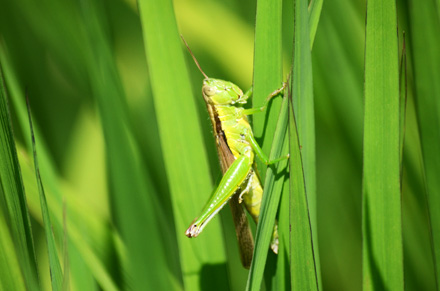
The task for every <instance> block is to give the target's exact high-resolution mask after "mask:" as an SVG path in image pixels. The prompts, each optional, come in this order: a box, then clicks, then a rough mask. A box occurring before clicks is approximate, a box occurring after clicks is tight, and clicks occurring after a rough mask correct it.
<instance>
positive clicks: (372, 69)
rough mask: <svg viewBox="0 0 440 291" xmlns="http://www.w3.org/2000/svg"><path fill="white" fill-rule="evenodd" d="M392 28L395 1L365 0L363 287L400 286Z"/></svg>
mask: <svg viewBox="0 0 440 291" xmlns="http://www.w3.org/2000/svg"><path fill="white" fill-rule="evenodd" d="M396 28H397V19H396V4H395V2H394V1H380V0H370V1H368V6H367V28H366V52H365V113H364V174H363V230H362V231H363V286H364V289H365V290H377V289H390V290H403V250H402V222H401V200H400V179H399V177H400V153H399V142H400V137H399V132H400V128H399V110H400V109H399V67H398V61H399V59H398V41H397V30H396Z"/></svg>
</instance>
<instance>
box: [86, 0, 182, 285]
mask: <svg viewBox="0 0 440 291" xmlns="http://www.w3.org/2000/svg"><path fill="white" fill-rule="evenodd" d="M102 4H103V3H102V2H99V1H84V2H83V3H82V13H83V17H84V18H83V19H84V21H85V24H86V28H87V33H88V40H89V45H90V47H89V49H90V55H89V57H90V59H89V61H88V64H89V65H90V66H89V72H90V77H91V81H92V90H93V92H94V95H95V98H96V101H97V103H98V107H99V110H100V116H101V120H102V126H103V130H104V138H105V143H106V155H107V158H108V162H109V165H108V168H109V175H110V178H109V180H110V183H111V187H112V191H111V193H112V196H111V198H112V200H113V205H114V209H115V216H116V222H117V226H118V229H119V230H120V232H121V236H122V239H123V241H124V243H125V245H126V246H127V254H128V270H127V272H126V275H130V278H125V279H126V281H125V282H124V284H125V288H133V289H142V288H145V287H148V288H152V289H157V290H171V289H173V288H174V287H173V285H172V281H173V279H172V274H171V272H170V269H169V268H168V266H167V257H166V256H167V252H166V249H165V247H164V245H165V244H164V243H163V242H162V236H161V235H156V234H160V233H161V232H162V231H161V229H160V227H161V226H162V223H163V222H162V221H160V220H158V219H157V212H158V211H160V208H159V207H158V204H157V202H156V201H155V200H154V196H155V195H156V193H155V191H154V188H153V185H152V183H151V181H150V179H149V177H148V176H147V175H145V169H144V168H143V167H142V165H141V159H140V157H139V156H140V154H139V149H138V148H137V146H136V144H135V143H134V138H133V133H132V128H131V127H130V122H129V119H128V114H127V112H126V109H127V107H126V104H125V99H124V97H125V96H124V93H123V90H122V84H121V80H120V78H119V75H118V72H117V68H116V64H115V60H114V58H113V54H112V50H111V46H110V42H109V40H108V38H107V35H106V33H107V31H106V28H107V26H106V25H107V23H106V21H107V19H106V17H105V15H104V14H103V13H102V12H103V11H105V9H103V8H104V6H102ZM140 223H142V224H140ZM162 227H165V226H162ZM151 234H154V235H151ZM146 242H148V247H146V245H145V243H146ZM148 262H154V264H155V267H154V268H151V267H150V265H149V264H148Z"/></svg>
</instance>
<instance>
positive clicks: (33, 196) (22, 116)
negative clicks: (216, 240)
mask: <svg viewBox="0 0 440 291" xmlns="http://www.w3.org/2000/svg"><path fill="white" fill-rule="evenodd" d="M0 59H1V61H2V63H3V64H4V68H5V72H7V75H6V81H7V84H8V87H9V88H10V89H11V92H12V93H11V97H12V102H13V104H14V107H15V111H16V113H17V117H18V121H19V123H20V126H21V128H22V130H23V131H25V132H26V131H29V129H28V127H29V120H28V117H27V112H26V104H25V102H24V100H25V97H24V94H23V92H22V91H21V89H20V87H19V85H18V82H17V79H16V77H15V74H14V71H13V69H12V67H11V65H10V64H9V62H8V59H7V58H6V54H5V52H4V50H3V49H1V48H0ZM34 126H35V128H34V132H35V133H36V134H37V135H38V136H41V134H39V132H40V131H39V130H38V125H37V124H34ZM26 141H28V139H26ZM37 146H38V148H39V153H40V154H39V157H40V161H41V162H40V167H41V172H42V175H44V177H45V180H46V181H48V183H46V185H47V188H48V195H47V198H48V200H49V201H48V204H49V205H54V206H52V207H50V208H49V211H51V217H52V218H55V222H54V226H55V230H57V229H62V227H61V225H62V213H61V211H59V210H60V209H62V203H61V201H62V197H61V196H62V195H61V193H62V191H61V189H60V185H59V184H60V183H59V182H58V181H59V177H57V174H56V172H55V170H54V165H53V162H52V159H51V156H50V154H49V153H48V150H47V148H46V146H45V143H44V142H43V141H42V140H41V139H39V140H38V141H37ZM28 147H29V148H31V147H32V145H31V144H29V145H28ZM23 152H24V150H23ZM19 158H20V164H22V165H23V164H25V163H22V160H23V159H26V157H23V156H22V157H20V156H19ZM25 165H26V166H27V167H24V166H23V168H22V174H23V179H24V181H31V180H34V179H35V178H34V177H35V174H34V173H33V170H32V169H31V167H30V166H29V165H27V164H25ZM32 186H34V185H33V184H32ZM26 189H28V193H29V205H30V209H31V210H32V208H33V209H34V212H38V211H37V210H36V209H37V208H40V202H39V198H38V193H37V192H38V191H37V189H35V191H29V190H30V189H31V188H30V186H28V185H27V188H26ZM63 190H64V191H63V194H65V195H66V197H68V199H69V203H68V205H69V210H68V211H69V213H68V216H69V218H70V220H69V231H70V232H69V234H70V238H71V240H70V242H72V243H73V245H74V246H69V248H73V249H74V252H75V253H77V252H78V251H79V254H80V256H77V257H74V260H72V261H73V262H71V263H70V269H71V270H72V271H71V275H72V277H73V276H74V275H75V270H74V268H76V269H81V270H82V273H81V274H78V277H77V281H81V284H84V282H87V281H88V280H90V279H88V278H89V277H90V273H92V274H93V276H94V277H95V278H96V280H97V281H98V282H99V283H100V284H101V286H102V287H103V288H104V289H105V290H116V289H117V288H116V284H115V283H114V281H113V279H112V278H111V276H110V274H109V270H108V269H106V267H105V265H104V261H103V252H104V250H103V249H104V248H105V244H107V242H106V241H105V238H107V237H108V236H109V229H108V225H106V223H107V221H103V220H100V218H96V217H94V216H92V215H84V213H87V214H88V213H89V212H90V211H92V209H91V208H90V206H89V205H87V204H85V202H84V201H83V200H77V199H75V197H76V196H75V194H76V193H74V191H72V190H70V191H66V189H65V188H63ZM66 192H67V193H66ZM101 219H102V218H101ZM85 229H87V230H85ZM61 232H62V231H58V232H55V233H61ZM75 262H76V263H75ZM84 263H85V264H84ZM84 265H87V267H88V268H87V269H86V270H83V269H84ZM85 277H87V278H85ZM73 279H75V278H73ZM82 286H84V285H82ZM87 286H90V285H87Z"/></svg>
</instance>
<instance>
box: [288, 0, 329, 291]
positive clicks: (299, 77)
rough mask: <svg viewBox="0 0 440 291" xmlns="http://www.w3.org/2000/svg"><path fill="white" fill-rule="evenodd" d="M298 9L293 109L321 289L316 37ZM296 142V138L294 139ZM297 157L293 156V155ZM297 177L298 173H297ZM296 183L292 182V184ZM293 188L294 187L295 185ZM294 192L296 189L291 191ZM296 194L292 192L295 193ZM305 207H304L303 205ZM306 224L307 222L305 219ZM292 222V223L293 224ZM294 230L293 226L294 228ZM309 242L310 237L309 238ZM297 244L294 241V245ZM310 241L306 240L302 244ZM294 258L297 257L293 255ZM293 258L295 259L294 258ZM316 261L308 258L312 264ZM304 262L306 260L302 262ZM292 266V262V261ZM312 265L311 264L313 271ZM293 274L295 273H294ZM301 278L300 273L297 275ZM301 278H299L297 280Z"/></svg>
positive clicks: (299, 1) (303, 6)
mask: <svg viewBox="0 0 440 291" xmlns="http://www.w3.org/2000/svg"><path fill="white" fill-rule="evenodd" d="M294 7H295V8H294V10H295V16H294V17H295V24H294V25H295V28H294V30H295V34H294V48H293V72H292V77H293V83H292V106H293V110H294V115H295V122H296V128H297V130H298V136H299V142H300V146H301V157H302V167H303V171H304V179H305V189H306V193H307V197H308V198H307V199H306V201H307V210H308V211H307V212H308V216H309V217H310V224H311V225H310V227H311V230H312V231H311V235H312V238H311V242H312V243H313V246H312V249H313V263H314V268H315V272H317V274H316V275H315V277H316V278H317V282H318V289H321V275H320V273H321V271H320V270H321V268H320V259H319V253H318V250H319V248H318V224H317V209H316V208H317V197H316V152H315V143H316V142H315V108H314V96H313V77H312V55H311V45H312V44H313V42H311V41H310V39H313V38H314V35H313V33H315V29H316V28H314V30H310V29H309V19H310V17H311V16H309V17H307V15H308V13H307V1H304V0H296V1H295V5H294ZM315 9H319V5H317V6H316V7H314V10H312V11H311V13H316V14H317V16H313V17H314V18H316V17H319V15H320V14H319V13H318V12H315ZM290 138H291V139H292V136H291V137H290ZM292 154H293V153H292ZM293 174H296V173H293ZM291 183H292V181H291ZM291 185H292V184H291ZM291 191H292V190H291ZM291 193H292V192H291ZM302 207H304V206H302ZM302 220H303V222H305V221H306V218H305V217H302ZM291 223H292V221H291ZM292 227H293V225H292ZM302 227H305V226H304V225H303V226H302ZM305 239H307V238H305ZM292 243H293V242H292V241H291V244H292ZM305 243H306V241H302V243H301V245H303V244H305ZM292 256H293V254H292ZM292 259H293V257H292ZM311 261H312V258H311V257H308V262H311ZM302 263H304V261H303V262H302ZM291 266H292V262H291ZM310 267H311V266H310V265H309V268H310ZM292 275H293V274H292ZM296 275H297V276H298V275H299V274H298V273H296ZM297 279H298V278H297Z"/></svg>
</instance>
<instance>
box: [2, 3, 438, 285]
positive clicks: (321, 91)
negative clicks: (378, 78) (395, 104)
mask: <svg viewBox="0 0 440 291" xmlns="http://www.w3.org/2000/svg"><path fill="white" fill-rule="evenodd" d="M285 2H286V3H284V4H283V9H284V10H283V13H284V11H288V10H289V9H291V8H292V7H291V5H292V4H289V3H288V1H285ZM173 4H174V13H175V16H176V20H177V25H178V29H179V32H180V33H181V34H183V35H184V36H185V39H186V40H187V41H188V43H189V45H190V47H191V49H192V51H193V52H194V54H195V55H196V56H197V58H198V60H199V62H200V64H201V65H202V67H203V69H204V71H205V72H206V73H207V74H208V75H209V76H212V77H216V78H220V79H225V80H230V81H232V82H234V83H236V84H237V85H239V86H240V87H241V88H242V89H243V90H246V89H248V88H249V87H250V86H251V85H252V74H253V53H254V51H253V49H254V46H253V43H254V32H255V27H254V25H255V15H256V4H257V3H256V1H252V0H242V1H233V0H223V1H218V0H209V1H201V0H187V1H183V0H175V1H174V2H173ZM439 5H440V3H439V2H438V1H437V2H435V1H434V0H426V1H424V2H423V3H419V2H417V1H415V0H398V1H397V12H398V31H399V34H398V36H399V43H400V49H401V48H402V32H403V31H405V33H406V49H407V53H408V62H409V64H408V87H407V89H408V91H407V92H408V99H407V110H406V126H405V142H404V152H403V178H402V198H401V199H402V218H403V247H404V275H405V289H407V290H435V289H436V288H438V285H436V280H435V277H436V276H435V271H434V262H433V255H432V245H431V229H430V224H429V212H428V205H429V202H428V198H427V197H428V195H438V194H439V191H440V189H439V188H430V187H431V186H427V182H426V181H427V178H426V177H427V175H428V182H429V181H432V178H429V173H432V169H433V168H435V167H437V168H438V167H439V165H433V166H432V167H433V168H430V169H431V170H430V169H426V168H424V160H423V154H422V148H423V144H424V143H425V142H427V141H425V140H424V139H421V135H420V129H421V128H422V130H421V131H422V133H423V132H424V130H423V128H425V127H426V125H425V124H426V123H425V124H420V114H421V113H423V111H421V110H423V106H422V105H420V106H419V107H418V108H417V107H416V104H417V102H418V101H417V97H419V98H422V97H421V96H424V95H426V94H431V95H432V96H431V98H432V100H435V99H437V101H436V102H437V103H435V102H434V103H432V104H431V107H432V108H433V110H434V109H435V110H437V111H436V112H437V113H438V112H439V108H440V107H439V105H438V104H439V101H438V100H440V95H439V92H440V91H439V84H440V72H439V68H440V62H439V61H440V46H439V44H440V41H439V39H440V38H439V36H440V33H438V32H440V7H439ZM286 13H289V12H286ZM365 20H366V2H365V1H350V0H332V1H326V2H324V5H323V8H322V13H321V17H320V20H319V25H318V29H317V33H316V38H315V42H314V45H313V50H312V62H313V89H314V97H315V122H316V161H317V221H318V229H317V232H318V234H319V241H318V244H319V256H320V262H321V276H322V287H323V289H324V290H360V289H361V287H362V205H361V203H362V145H363V92H364V91H363V89H364V48H365ZM163 21H166V20H163ZM292 25H293V24H292V23H290V22H289V19H288V18H286V20H283V28H285V27H289V26H290V27H291V26H292ZM157 33H158V34H160V33H161V30H160V26H159V25H158V26H157ZM284 37H285V38H284V40H285V41H284V42H283V54H284V60H283V62H284V67H285V71H286V72H287V70H288V69H289V68H290V63H291V55H292V54H291V49H292V44H291V42H289V41H288V40H289V29H286V32H285V35H284ZM145 41H148V40H145V39H144V37H143V32H142V26H141V20H140V16H139V12H138V6H137V3H136V1H134V0H126V1H122V0H109V1H85V0H84V1H73V0H67V1H56V0H43V1H32V0H18V1H8V0H1V1H0V61H1V66H2V68H3V74H4V79H5V84H6V88H7V91H8V98H9V107H10V110H11V116H12V121H13V129H14V137H15V141H16V146H17V151H18V156H19V159H20V166H21V171H22V176H23V182H24V186H25V190H26V197H27V203H28V207H29V212H30V217H31V225H32V233H33V239H34V245H35V252H36V260H37V263H38V272H39V277H40V280H41V288H42V289H43V290H48V289H50V288H51V285H50V284H51V283H50V272H49V263H48V251H47V246H46V240H45V235H44V227H43V220H42V216H41V209H40V201H39V197H38V189H37V184H36V182H35V174H34V169H33V165H32V150H31V147H30V134H29V129H28V120H27V115H26V111H25V110H26V109H25V92H27V94H28V98H29V102H30V106H31V108H32V117H33V122H34V126H35V127H36V139H37V151H38V155H39V160H40V167H41V176H42V182H43V185H44V187H45V192H46V197H47V201H48V205H49V209H50V211H49V212H50V215H51V220H52V224H53V225H54V228H53V229H54V237H55V241H56V243H57V245H58V248H59V250H60V251H59V256H60V259H61V261H63V260H64V259H65V258H66V257H64V256H63V252H62V251H61V250H62V249H67V250H68V251H67V253H68V257H69V269H68V270H69V273H70V282H69V283H70V288H71V289H72V290H94V289H96V290H99V289H104V290H112V289H129V288H133V289H136V290H139V289H142V288H141V287H144V288H146V286H147V285H146V284H150V283H151V284H152V285H150V286H149V287H150V288H152V287H153V286H155V287H159V288H167V289H168V288H170V289H183V288H184V287H183V286H184V285H183V284H184V283H183V282H185V284H186V283H187V281H186V280H189V281H188V282H191V280H195V281H197V283H196V285H198V286H199V287H200V289H204V290H208V289H210V290H211V289H216V290H225V289H227V288H229V289H231V290H242V289H243V288H244V287H245V285H246V280H247V272H248V271H247V270H244V269H243V268H242V267H241V266H240V262H239V255H238V251H237V247H236V245H235V244H236V243H235V238H234V233H233V229H232V228H233V226H232V222H231V217H230V213H229V212H230V211H229V210H224V211H223V213H222V217H221V219H220V218H215V220H213V223H212V224H213V226H212V229H209V227H207V229H206V233H204V235H203V236H201V237H200V238H197V240H199V239H200V240H205V243H206V242H207V243H208V244H209V245H210V247H211V248H212V249H211V250H210V251H207V250H204V249H202V248H201V247H200V246H201V245H197V243H198V242H197V241H195V240H191V241H189V240H188V242H186V243H187V244H190V245H191V247H192V248H196V249H197V253H198V254H200V256H201V257H207V258H210V259H212V262H211V264H210V265H205V267H204V268H202V269H199V270H197V272H196V273H197V274H194V276H193V277H191V276H192V273H191V272H193V271H194V269H191V267H188V266H182V265H181V261H180V259H181V257H182V256H183V257H184V256H185V255H187V254H185V253H182V251H183V250H184V249H183V248H182V246H179V242H180V241H181V240H183V239H186V238H185V237H184V238H183V239H182V238H181V237H183V235H184V233H183V232H176V229H179V226H176V221H178V222H179V223H180V222H181V223H182V224H184V225H189V223H190V221H180V220H181V219H182V217H186V216H187V215H186V213H184V212H185V211H187V212H189V213H190V214H189V216H194V217H195V215H196V214H197V213H198V212H197V211H198V210H197V209H199V208H200V207H199V206H194V209H195V212H193V211H192V210H188V209H187V210H182V213H180V212H178V211H176V210H175V209H176V205H179V203H180V202H179V201H176V200H175V197H174V196H172V195H171V194H170V193H171V192H172V191H173V189H174V188H175V187H179V186H178V185H175V184H170V182H169V179H168V178H167V168H166V167H167V164H168V163H167V162H165V161H164V158H163V154H164V150H168V149H167V148H169V146H170V144H168V145H167V146H164V145H163V143H164V141H163V140H162V143H161V137H160V135H159V128H160V127H161V126H164V125H163V124H162V125H161V124H160V122H158V119H157V116H156V112H157V110H158V109H157V108H156V107H155V104H154V101H153V95H152V94H153V93H152V88H151V80H152V79H153V78H154V76H150V75H149V64H148V63H147V61H146V57H145V49H144V42H145ZM175 43H176V42H175V41H173V42H171V41H170V45H174V44H175ZM177 48H178V49H181V50H182V51H183V50H184V49H185V48H184V47H183V46H182V45H181V46H180V47H178V46H177ZM400 52H401V51H399V55H400ZM184 54H185V58H186V63H187V64H188V66H187V67H188V70H189V74H190V79H191V84H190V85H191V88H192V92H194V93H193V95H194V102H195V107H194V108H195V109H196V111H194V112H192V113H194V114H195V115H196V116H195V117H196V120H198V121H199V123H198V124H197V126H196V127H194V128H187V129H186V130H187V132H185V133H182V134H183V135H185V134H189V135H190V134H192V133H191V132H192V131H194V132H197V133H198V132H200V131H201V132H202V138H203V140H202V141H203V143H204V145H205V146H204V150H205V151H206V153H202V154H203V155H204V156H205V155H206V157H207V160H206V162H207V164H206V165H207V166H208V168H206V171H205V173H204V175H205V176H204V177H208V179H203V180H204V181H197V180H198V179H200V176H198V175H197V173H194V175H193V177H194V180H196V181H197V182H196V183H203V184H200V185H199V184H197V185H196V186H197V187H196V188H195V189H200V193H197V195H199V196H200V199H201V201H205V200H206V199H207V197H208V195H209V193H210V189H212V187H213V185H214V184H213V183H215V182H216V181H217V180H218V177H219V175H220V169H219V165H218V160H217V154H216V152H215V145H214V140H213V138H212V134H211V131H212V130H211V125H210V121H209V117H208V114H207V112H206V109H205V105H204V103H203V99H202V96H201V94H200V88H201V82H202V76H201V74H200V73H199V72H198V70H197V68H196V66H195V65H193V63H192V60H191V58H190V56H189V55H188V54H187V52H186V51H185V52H184ZM430 68H434V69H433V70H431V71H430V70H429V69H430ZM161 69H162V70H163V73H164V74H166V72H167V70H170V69H171V68H166V67H164V68H161ZM169 82H170V83H173V82H174V80H173V79H170V80H169ZM417 82H419V83H417ZM163 89H164V90H166V88H163ZM167 98H169V99H170V102H172V100H173V99H177V98H180V96H179V95H178V94H177V95H176V94H170V95H169V96H168V97H167ZM156 105H157V104H156ZM428 107H429V106H428ZM417 109H419V111H417ZM188 112H191V111H188ZM170 114H172V113H170ZM426 114H427V115H429V114H430V113H429V112H426ZM192 117H194V116H192ZM438 118H439V116H438V115H437V116H434V117H433V118H432V119H430V120H431V121H428V124H429V126H432V128H433V131H434V132H435V133H436V134H437V135H438V133H439V123H438ZM169 119H170V122H171V120H173V118H172V116H170V117H169ZM424 126H425V127H424ZM429 126H428V127H429ZM426 132H429V130H428V129H426ZM119 133H123V135H122V136H121V135H120V134H119ZM105 136H106V137H107V138H106V139H108V140H110V141H113V142H114V145H113V146H110V147H108V146H107V147H106V141H105ZM174 138H175V139H176V140H178V139H179V138H180V137H179V136H175V137H174ZM257 138H261V137H258V136H257ZM171 140H172V139H171ZM436 142H437V141H435V140H434V141H433V142H432V143H431V145H432V147H431V152H436V153H437V155H438V154H439V151H438V150H439V147H440V146H439V144H438V143H437V144H436ZM178 144H179V143H178V142H176V147H175V148H174V150H175V151H176V155H177V157H179V152H180V151H186V149H185V148H180V147H179V146H178ZM171 146H172V145H171ZM396 150H397V149H396ZM425 155H426V152H425ZM425 158H426V157H425ZM427 159H428V160H429V159H430V158H427ZM433 160H435V159H433ZM187 162H189V163H194V165H195V166H197V165H198V164H199V162H198V160H197V159H196V160H193V162H191V161H187ZM425 164H426V161H425ZM176 165H179V163H176ZM425 166H426V165H425ZM115 168H116V169H118V171H116V172H115V170H114V169H115ZM133 169H137V170H136V171H133V172H132V170H133ZM202 169H205V168H203V167H202ZM168 171H169V169H168ZM172 171H177V173H178V171H182V172H184V173H186V174H188V175H191V173H187V171H189V170H188V169H186V168H177V166H176V169H173V170H172ZM200 171H202V170H200ZM115 175H116V176H117V177H115ZM432 175H433V176H435V175H437V176H438V172H437V173H435V172H434V174H432ZM118 179H119V181H115V180H118ZM209 179H210V180H209ZM430 179H431V180H430ZM121 185H122V186H121ZM118 187H122V188H118ZM137 189H142V191H137ZM428 189H429V190H428ZM429 191H431V192H429ZM427 193H428V195H427ZM173 199H174V200H173ZM182 199H184V198H182ZM189 199H190V198H189ZM186 203H191V201H186ZM438 206H439V205H432V207H434V208H431V209H436V211H438ZM2 209H4V208H2ZM173 209H174V210H173ZM431 211H432V210H431ZM127 213H129V214H128V215H126V214H127ZM191 213H192V214H191ZM63 215H65V216H66V219H65V222H63V221H64V220H63ZM5 217H6V216H5ZM6 221H7V222H8V220H7V219H6ZM8 223H10V222H8ZM63 223H65V224H66V225H67V226H66V227H63ZM221 225H223V231H219V229H220V227H221ZM434 230H435V229H434ZM65 232H67V237H68V239H67V242H63V239H64V238H65V237H66V234H65ZM3 233H4V232H3ZM3 233H2V235H3ZM5 235H6V234H5ZM223 235H224V236H225V237H226V239H225V240H224V241H223V238H222V236H223ZM225 245H228V246H229V247H227V248H225ZM63 246H64V247H63ZM230 250H231V251H230ZM2 251H4V252H14V250H13V249H9V250H8V249H3V250H2ZM132 251H133V253H134V254H140V255H139V256H135V257H134V258H133V257H132V256H131V255H130V254H132V253H131V252H132ZM143 254H144V255H145V257H148V255H147V254H152V257H151V258H155V259H154V260H151V261H145V260H144V259H143V258H144V257H143V256H142V255H143ZM130 258H132V259H133V260H136V259H137V260H138V262H137V263H134V265H135V266H136V267H133V266H132V265H131V263H132V262H131V259H130ZM179 258H180V259H179ZM225 258H227V259H226V261H227V262H226V261H225ZM156 259H157V261H156ZM61 265H63V264H61ZM225 265H227V266H228V268H225ZM63 268H64V270H66V269H65V267H63ZM194 268H195V267H194ZM5 274H6V273H3V270H0V279H1V278H2V276H5ZM157 276H159V277H157ZM185 276H189V277H190V278H189V279H183V277H185ZM156 281H158V282H161V283H160V286H159V285H155V284H156V283H157V282H156ZM144 284H145V285H144ZM190 284H191V283H190ZM3 288H5V287H4V286H3ZM150 288H147V290H151V289H150ZM267 288H269V289H270V287H267ZM144 290H146V289H144ZM437 290H438V289H437Z"/></svg>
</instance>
